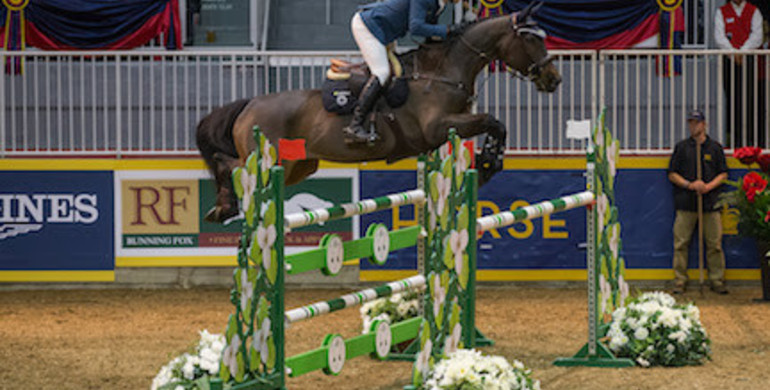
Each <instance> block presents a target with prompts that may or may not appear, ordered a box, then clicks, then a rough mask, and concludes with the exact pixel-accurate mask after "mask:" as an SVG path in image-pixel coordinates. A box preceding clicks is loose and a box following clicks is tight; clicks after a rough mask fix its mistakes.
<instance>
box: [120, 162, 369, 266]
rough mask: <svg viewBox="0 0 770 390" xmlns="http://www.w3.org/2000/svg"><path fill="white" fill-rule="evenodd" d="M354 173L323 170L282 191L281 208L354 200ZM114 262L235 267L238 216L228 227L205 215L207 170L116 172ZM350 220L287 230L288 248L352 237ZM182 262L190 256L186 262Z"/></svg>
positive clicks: (210, 196) (210, 191)
mask: <svg viewBox="0 0 770 390" xmlns="http://www.w3.org/2000/svg"><path fill="white" fill-rule="evenodd" d="M356 179H357V170H352V169H334V170H322V171H320V172H318V173H317V174H316V175H314V177H313V178H312V179H309V180H306V181H304V182H302V183H300V184H298V185H294V186H291V187H288V188H286V203H285V205H284V209H285V211H286V213H294V212H302V211H304V210H310V209H315V208H323V207H330V206H332V205H333V204H336V203H340V202H351V201H354V200H355V194H356V192H357V191H358V187H357V180H356ZM115 187H116V188H117V189H118V195H117V196H116V208H117V209H118V210H120V212H119V214H118V215H117V219H118V222H117V229H116V242H118V243H119V245H118V250H117V259H118V261H117V265H118V266H184V265H185V264H186V265H189V266H206V265H209V266H220V265H235V264H236V254H237V251H236V248H237V246H238V242H239V240H240V237H241V230H242V228H241V221H242V216H240V217H236V218H234V219H233V220H232V221H231V222H230V223H228V224H227V225H222V224H216V223H210V222H207V221H205V220H204V218H205V216H206V214H207V213H208V211H209V210H210V209H211V208H212V207H213V206H214V204H215V201H216V194H215V186H214V182H213V180H211V178H210V177H209V174H208V173H207V172H206V171H202V170H201V171H199V170H184V171H136V170H134V171H118V173H117V175H116V183H115ZM356 231H358V225H357V221H356V220H351V219H346V220H339V221H330V222H327V223H325V224H323V225H318V226H309V227H305V228H301V229H296V230H294V231H292V232H289V233H288V234H287V235H286V244H287V247H288V251H289V252H292V251H296V250H297V249H298V248H305V249H307V248H309V247H312V246H316V245H317V244H318V242H319V241H320V239H321V238H322V237H323V236H324V235H325V234H330V233H333V234H338V235H340V236H341V237H342V238H343V239H344V240H350V239H352V238H354V236H355V234H354V232H356ZM184 259H189V264H188V263H185V261H184Z"/></svg>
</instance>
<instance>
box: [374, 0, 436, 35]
mask: <svg viewBox="0 0 770 390" xmlns="http://www.w3.org/2000/svg"><path fill="white" fill-rule="evenodd" d="M445 8H446V7H445ZM361 9H362V10H361V19H362V20H363V21H364V24H365V25H366V27H367V28H368V29H369V31H370V32H371V33H372V34H373V35H374V36H375V37H377V39H378V40H379V41H380V42H382V44H383V45H387V44H389V43H390V42H393V41H395V40H396V39H398V38H401V37H403V36H405V35H406V33H407V32H411V33H412V35H417V36H421V37H440V38H446V26H444V25H437V24H436V23H437V22H438V16H439V11H442V10H441V9H440V6H439V3H438V0H386V1H383V2H379V3H372V4H368V5H365V6H363V7H361Z"/></svg>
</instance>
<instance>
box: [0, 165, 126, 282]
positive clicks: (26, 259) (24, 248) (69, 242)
mask: <svg viewBox="0 0 770 390" xmlns="http://www.w3.org/2000/svg"><path fill="white" fill-rule="evenodd" d="M113 225H114V222H113V174H112V172H104V171H89V172H74V171H56V172H50V171H0V270H1V271H3V272H2V273H0V280H14V281H22V280H27V281H35V280H49V281H58V280H72V281H78V280H85V281H88V280H111V279H112V278H113V277H114V275H113V274H112V271H113V269H114V253H115V245H114V242H113V235H112V231H113ZM9 271H45V272H44V273H45V276H44V277H42V278H37V277H36V276H34V274H32V273H29V274H24V275H23V276H18V275H19V274H17V275H16V276H12V274H10V273H9ZM51 271H57V272H58V271H66V272H64V273H61V274H57V273H56V272H53V273H52V272H51ZM86 271H98V272H100V273H99V275H101V276H99V277H96V278H94V277H93V275H91V276H89V273H88V272H86ZM104 271H108V272H106V273H105V272H104ZM41 275H42V274H41Z"/></svg>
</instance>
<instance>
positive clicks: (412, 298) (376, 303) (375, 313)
mask: <svg viewBox="0 0 770 390" xmlns="http://www.w3.org/2000/svg"><path fill="white" fill-rule="evenodd" d="M421 298H422V289H418V290H413V291H407V292H403V293H398V294H393V295H391V296H390V297H387V298H380V299H375V300H373V301H370V302H367V303H365V304H363V305H362V306H361V309H360V311H361V320H362V321H363V328H362V333H368V332H369V328H370V327H371V326H372V323H373V322H374V321H376V320H384V321H387V322H388V323H389V324H395V323H396V322H401V321H403V320H406V319H409V318H414V317H417V316H419V314H420V299H421Z"/></svg>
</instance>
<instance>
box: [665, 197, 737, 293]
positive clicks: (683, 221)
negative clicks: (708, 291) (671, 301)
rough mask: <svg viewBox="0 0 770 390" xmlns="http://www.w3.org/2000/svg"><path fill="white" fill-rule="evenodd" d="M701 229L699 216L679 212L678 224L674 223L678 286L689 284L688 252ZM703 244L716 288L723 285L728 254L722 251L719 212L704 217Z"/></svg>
mask: <svg viewBox="0 0 770 390" xmlns="http://www.w3.org/2000/svg"><path fill="white" fill-rule="evenodd" d="M697 225H698V213H696V212H694V211H682V210H677V211H676V220H674V277H675V278H676V283H677V284H683V283H685V282H687V251H688V249H689V247H690V241H692V237H693V231H694V230H695V228H696V226H697ZM703 243H704V244H705V248H704V249H705V251H706V253H705V257H706V266H707V267H708V277H709V280H711V284H712V285H715V286H718V285H723V284H724V280H725V254H724V252H723V251H722V218H721V215H720V212H719V211H712V212H704V213H703Z"/></svg>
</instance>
